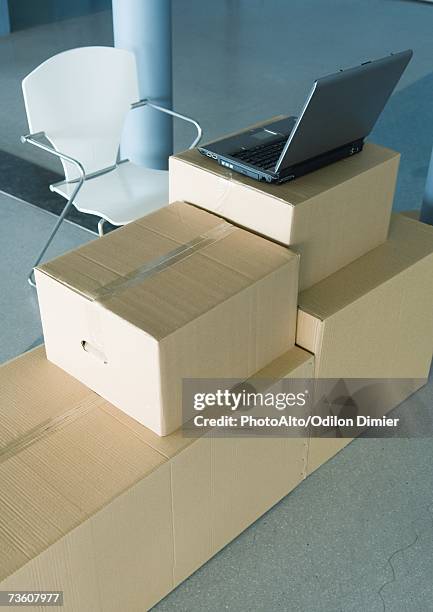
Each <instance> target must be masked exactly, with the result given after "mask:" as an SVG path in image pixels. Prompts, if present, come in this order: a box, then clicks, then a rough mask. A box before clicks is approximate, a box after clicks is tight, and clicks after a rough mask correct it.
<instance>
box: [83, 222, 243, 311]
mask: <svg viewBox="0 0 433 612" xmlns="http://www.w3.org/2000/svg"><path fill="white" fill-rule="evenodd" d="M236 229H237V228H236V227H235V226H233V225H231V224H230V223H227V222H223V223H220V224H219V225H217V226H216V227H213V228H212V229H211V230H209V231H207V232H204V233H203V234H200V235H199V236H197V237H196V238H193V239H192V240H190V241H189V242H185V243H184V244H181V245H180V246H178V247H176V248H175V249H173V250H172V251H169V252H168V253H166V254H165V255H161V256H160V257H156V258H155V259H153V260H152V261H149V262H147V263H145V264H143V265H142V266H140V267H139V268H136V269H135V270H133V271H132V272H130V273H129V274H127V275H125V276H122V277H121V278H117V279H116V280H114V281H112V282H111V283H108V284H107V285H104V286H103V287H101V288H100V289H98V290H97V291H96V295H95V297H94V300H95V301H98V300H101V299H102V298H106V297H110V296H112V295H115V294H118V293H119V292H121V291H125V290H126V289H128V288H130V287H133V286H134V285H138V284H139V283H141V282H142V281H143V280H145V279H146V278H149V277H150V276H153V275H154V274H157V273H158V272H161V271H163V270H165V269H167V268H169V267H170V266H172V265H173V264H175V263H178V262H179V261H182V260H184V259H186V258H187V257H189V256H190V255H193V254H194V253H196V252H197V251H200V250H201V249H204V248H205V247H208V246H210V245H212V244H214V243H215V242H218V241H219V240H220V239H221V238H224V237H225V236H228V235H229V234H231V233H232V232H234V231H235V230H236Z"/></svg>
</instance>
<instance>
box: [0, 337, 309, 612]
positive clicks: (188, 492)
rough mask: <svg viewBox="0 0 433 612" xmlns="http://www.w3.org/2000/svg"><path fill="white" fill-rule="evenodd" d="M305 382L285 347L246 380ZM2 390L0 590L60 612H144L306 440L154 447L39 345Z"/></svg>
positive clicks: (169, 441) (285, 487) (298, 470)
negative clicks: (22, 593)
mask: <svg viewBox="0 0 433 612" xmlns="http://www.w3.org/2000/svg"><path fill="white" fill-rule="evenodd" d="M312 372H313V357H312V355H310V354H308V353H306V352H305V351H302V350H301V349H299V348H297V347H296V348H294V349H292V350H291V351H289V352H288V353H287V354H286V355H284V356H282V357H281V358H280V359H279V360H278V361H277V362H276V364H275V366H273V365H272V364H271V365H270V366H268V367H267V368H266V370H265V371H264V372H263V373H258V374H257V376H258V377H261V376H265V377H272V376H275V377H281V376H282V375H284V376H286V377H291V378H310V377H311V376H312ZM0 386H1V388H2V395H1V400H0V401H1V409H0V420H1V427H0V443H1V449H0V456H1V461H0V490H1V495H0V550H1V551H2V555H1V557H0V589H1V590H28V589H30V590H63V591H64V607H63V608H62V610H64V611H65V612H77V610H79V611H80V612H93V611H94V610H104V612H111V611H112V612H118V610H128V612H134V611H137V612H138V611H142V610H145V609H148V608H150V607H151V606H153V605H154V604H155V603H156V602H157V601H159V600H160V599H161V598H162V597H164V596H165V595H166V594H167V593H169V592H170V591H171V590H172V589H173V588H174V587H175V586H177V585H178V584H179V583H180V582H181V581H182V580H184V579H185V578H186V577H187V576H189V575H190V574H191V573H192V572H194V571H195V570H196V569H197V568H198V567H200V566H201V565H202V564H203V563H205V562H206V561H207V560H208V559H209V558H210V557H212V556H213V555H214V554H215V553H216V552H217V551H218V550H220V549H221V548H222V547H223V546H225V545H226V544H227V543H228V542H229V541H230V540H232V539H233V538H234V537H236V536H237V535H238V534H239V533H240V532H241V531H242V530H244V529H245V528H246V527H248V525H250V524H251V523H252V522H253V521H255V520H256V519H257V518H258V517H259V516H261V515H262V514H263V513H264V512H266V511H267V510H268V509H269V508H270V507H271V506H273V505H274V504H275V503H276V502H278V501H279V500H280V499H281V498H282V497H283V496H285V495H286V494H287V493H288V492H289V491H291V490H292V489H293V488H295V487H296V486H297V484H299V482H301V481H302V480H303V478H305V475H306V473H307V471H308V466H307V458H308V439H306V440H304V439H302V438H245V439H237V438H212V437H208V436H203V437H201V438H195V439H192V438H189V439H188V438H185V437H183V436H182V432H180V431H178V432H175V433H173V434H172V435H170V436H167V437H164V438H161V437H159V436H157V435H156V434H154V433H153V432H151V431H150V430H149V429H147V428H145V427H144V426H142V425H141V424H139V423H138V422H137V421H135V420H134V419H131V418H130V417H129V416H128V415H126V414H125V413H124V412H122V411H121V410H119V409H117V408H115V407H114V406H112V405H110V404H108V402H106V401H105V400H103V399H102V398H101V397H99V396H97V395H96V394H95V393H93V392H92V391H90V390H89V389H88V388H86V387H85V386H84V385H82V384H81V383H79V382H78V381H77V380H76V379H74V378H72V377H70V376H69V375H68V374H66V373H65V372H64V371H62V370H61V369H59V368H57V367H56V366H54V365H52V364H51V363H50V362H48V361H47V360H46V359H45V354H44V349H43V348H38V349H35V350H33V351H31V352H30V353H27V354H25V355H23V356H22V357H19V358H18V359H16V360H14V361H12V362H10V363H9V364H6V365H5V366H3V367H1V368H0ZM39 609H42V610H47V612H48V611H49V610H51V609H52V608H49V607H41V608H39Z"/></svg>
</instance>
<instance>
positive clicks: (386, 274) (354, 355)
mask: <svg viewBox="0 0 433 612" xmlns="http://www.w3.org/2000/svg"><path fill="white" fill-rule="evenodd" d="M432 304H433V227H431V226H429V225H425V224H422V223H419V222H418V221H416V220H414V219H411V218H408V217H407V216H403V215H394V216H393V218H392V222H391V227H390V234H389V240H388V241H387V242H386V243H384V244H383V245H381V246H379V247H377V248H376V249H374V250H372V251H370V252H369V253H367V254H366V255H364V256H363V257H361V258H360V259H358V260H357V261H355V262H353V263H351V264H350V265H348V266H346V267H345V268H343V269H342V270H340V271H339V272H336V273H335V274H333V275H332V276H330V277H329V278H327V279H325V280H323V281H322V282H320V283H318V284H316V285H314V286H313V287H311V288H310V289H307V290H306V291H303V292H302V293H301V294H300V295H299V311H298V327H297V338H296V342H297V344H298V345H299V346H302V347H303V348H305V349H306V350H308V351H311V352H312V353H314V355H315V358H316V359H315V376H316V377H318V378H338V379H339V378H348V379H350V378H365V379H371V378H372V379H377V378H380V379H390V383H389V385H390V387H389V388H390V389H391V390H392V393H389V392H387V393H386V397H381V398H380V400H378V401H379V405H380V408H381V410H383V413H385V412H386V411H388V410H391V409H392V408H393V407H395V406H396V405H398V404H399V403H400V402H401V401H403V400H404V399H406V397H408V396H409V395H411V393H413V392H414V391H416V390H417V389H419V388H420V387H421V386H422V385H423V384H424V383H425V382H426V379H427V377H428V374H429V370H430V365H431V360H432V352H433V311H432ZM392 379H401V380H399V381H397V382H395V384H394V383H392ZM349 441H350V439H349V438H340V439H338V438H337V439H335V438H334V439H329V440H327V439H318V438H316V439H314V440H311V443H310V447H309V453H310V457H309V466H310V467H309V469H310V470H312V469H314V466H316V467H318V466H319V465H321V464H322V463H323V462H324V461H326V460H327V459H329V457H331V456H333V455H334V454H335V453H336V452H337V451H338V450H340V449H341V448H343V447H344V446H345V445H346V444H347V443H348V442H349Z"/></svg>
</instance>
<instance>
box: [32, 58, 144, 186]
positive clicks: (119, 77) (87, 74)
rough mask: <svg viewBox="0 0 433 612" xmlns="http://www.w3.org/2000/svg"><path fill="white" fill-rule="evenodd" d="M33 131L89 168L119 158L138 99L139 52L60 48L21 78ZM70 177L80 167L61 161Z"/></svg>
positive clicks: (95, 169) (90, 170)
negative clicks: (132, 107) (129, 116)
mask: <svg viewBox="0 0 433 612" xmlns="http://www.w3.org/2000/svg"><path fill="white" fill-rule="evenodd" d="M22 87H23V95H24V102H25V107H26V112H27V119H28V123H29V129H30V132H31V133H36V132H45V134H46V136H47V138H48V139H49V141H50V142H51V144H52V145H53V146H54V148H55V149H56V150H58V151H60V152H62V153H66V154H67V155H70V156H71V157H74V158H76V159H78V160H79V161H80V162H81V163H82V164H83V166H84V169H85V171H86V174H90V173H93V172H98V171H100V170H103V169H104V168H108V167H109V166H113V165H114V164H115V163H116V158H117V152H118V147H119V143H120V138H121V134H122V128H123V123H124V121H125V117H126V114H127V112H128V110H129V109H130V105H131V103H132V102H136V101H137V100H138V83H137V69H136V63H135V57H134V55H133V54H132V53H131V52H130V51H125V50H123V49H115V48H113V47H81V48H78V49H71V50H69V51H65V52H63V53H59V54H58V55H55V56H53V57H51V58H50V59H48V60H47V61H46V62H44V63H43V64H41V65H40V66H38V67H37V68H35V70H33V72H31V73H30V74H29V75H27V76H26V77H25V79H24V80H23V82H22ZM62 163H63V169H64V171H65V176H66V179H68V180H71V179H73V178H76V177H77V175H78V173H77V170H76V168H75V167H74V166H73V165H72V164H70V163H68V162H62Z"/></svg>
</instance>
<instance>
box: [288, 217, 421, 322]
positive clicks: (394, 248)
mask: <svg viewBox="0 0 433 612" xmlns="http://www.w3.org/2000/svg"><path fill="white" fill-rule="evenodd" d="M432 254H433V227H431V226H429V225H425V224H423V223H419V222H418V221H416V220H414V219H411V218H409V217H406V216H403V215H400V214H395V215H393V217H392V220H391V226H390V233H389V238H388V240H387V242H385V243H384V244H382V245H381V246H379V247H377V248H375V249H373V250H372V251H370V252H369V253H367V254H366V255H363V256H362V257H360V258H359V259H357V260H356V261H354V262H352V263H351V264H349V265H348V266H346V267H344V268H342V269H341V270H339V271H338V272H336V273H335V274H332V275H331V276H328V278H326V279H324V280H323V281H321V282H319V283H317V284H316V285H314V286H313V287H310V288H309V289H307V290H305V291H303V292H301V293H300V295H299V302H298V303H299V308H300V309H301V310H302V311H304V312H307V313H309V314H311V315H313V316H315V317H317V318H319V319H321V320H322V321H323V320H325V319H326V318H328V317H330V316H332V315H333V314H334V313H336V312H338V311H339V310H341V309H343V308H344V307H345V306H347V305H348V304H351V303H353V302H355V301H356V300H358V299H359V298H361V297H362V296H363V295H365V294H366V293H369V292H370V291H372V290H373V289H375V288H376V287H378V286H379V285H381V284H383V283H385V282H387V281H388V280H390V279H392V278H393V277H395V276H397V275H398V274H400V273H401V272H403V271H405V270H406V269H407V268H409V267H410V266H412V265H414V264H416V263H417V262H418V261H420V260H422V259H424V258H425V257H429V256H431V255H432Z"/></svg>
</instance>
